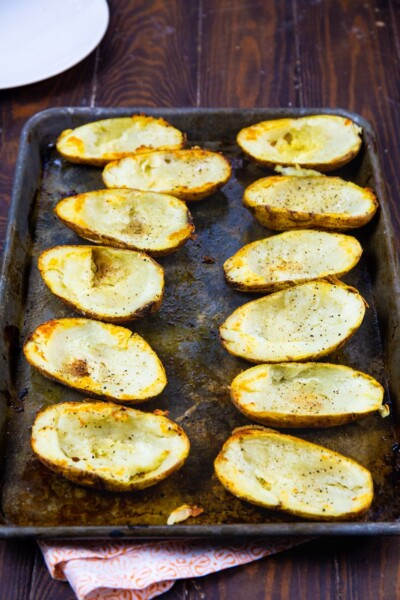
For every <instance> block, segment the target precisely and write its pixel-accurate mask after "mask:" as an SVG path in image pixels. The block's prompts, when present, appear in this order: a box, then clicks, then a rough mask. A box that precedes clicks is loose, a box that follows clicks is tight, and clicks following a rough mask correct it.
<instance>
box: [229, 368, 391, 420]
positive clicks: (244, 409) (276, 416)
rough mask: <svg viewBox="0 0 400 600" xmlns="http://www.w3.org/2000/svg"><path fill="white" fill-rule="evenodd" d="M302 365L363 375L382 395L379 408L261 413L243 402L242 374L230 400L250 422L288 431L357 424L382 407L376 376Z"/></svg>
mask: <svg viewBox="0 0 400 600" xmlns="http://www.w3.org/2000/svg"><path fill="white" fill-rule="evenodd" d="M292 364H293V363H292ZM294 364H295V363H294ZM301 364H302V366H304V367H310V368H314V369H315V370H317V369H318V366H319V365H323V366H324V368H327V369H331V370H332V371H333V372H335V371H336V370H338V371H339V369H340V370H341V371H348V372H353V373H355V374H358V375H362V376H363V378H365V379H366V380H368V381H370V382H371V384H372V385H373V386H374V387H376V388H377V389H378V390H379V392H380V404H379V406H378V402H377V403H376V404H377V405H376V406H373V407H371V408H370V410H365V411H364V412H360V411H358V412H351V411H349V412H343V413H334V414H330V415H329V414H326V413H325V414H315V413H311V412H309V413H303V414H301V413H300V414H298V413H295V414H288V413H279V412H277V411H268V410H265V411H261V410H257V409H255V410H251V409H250V408H249V407H248V406H247V405H244V404H243V402H241V392H242V389H245V385H246V383H244V384H243V383H242V382H241V381H240V379H241V375H243V373H240V374H239V375H238V376H237V377H235V379H234V380H233V381H232V383H231V386H230V388H229V391H230V397H231V401H232V403H233V405H234V406H236V408H237V409H238V410H239V411H240V412H241V413H242V414H243V415H245V416H246V417H247V418H248V419H250V420H251V421H255V422H257V423H260V424H261V425H266V426H270V427H282V428H286V427H290V428H299V427H322V428H327V427H334V426H337V425H343V424H345V423H351V422H352V421H355V420H356V419H359V418H362V417H364V416H366V415H369V414H371V413H374V412H376V411H377V410H379V407H380V406H382V404H381V402H382V399H383V395H384V389H383V387H382V386H381V384H380V383H379V382H378V381H376V380H375V379H374V378H373V377H371V376H370V375H367V374H366V373H360V372H359V371H358V372H357V371H354V369H351V368H350V367H346V366H344V365H335V364H330V363H301ZM283 365H284V366H285V365H286V363H283ZM261 366H262V365H260V368H261ZM276 366H279V365H276ZM265 367H266V368H268V365H265ZM255 369H257V367H255ZM253 370H254V367H253V368H250V369H248V370H247V371H244V373H247V372H251V371H253ZM241 385H242V389H241ZM349 403H350V404H351V398H350V399H349ZM247 404H249V403H247ZM253 404H254V403H253Z"/></svg>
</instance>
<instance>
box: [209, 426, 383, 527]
mask: <svg viewBox="0 0 400 600" xmlns="http://www.w3.org/2000/svg"><path fill="white" fill-rule="evenodd" d="M249 429H250V430H251V428H249ZM230 439H231V441H229V440H228V442H226V443H225V445H224V448H223V452H222V455H223V459H222V460H221V459H220V457H219V458H217V461H216V471H217V475H218V477H219V479H220V480H221V482H222V483H223V484H224V485H225V486H226V487H227V488H228V489H229V491H231V492H232V493H234V494H235V495H237V496H239V497H241V498H243V499H245V500H248V501H250V502H253V503H255V504H261V505H262V506H266V507H271V508H279V509H282V510H287V511H289V512H291V513H294V514H298V515H300V516H303V517H306V518H307V517H308V518H321V519H324V518H329V517H331V518H343V517H346V516H347V515H348V516H355V515H356V514H357V513H358V512H360V511H361V512H365V510H366V509H367V508H368V507H369V505H370V503H371V500H372V479H371V475H370V473H369V472H368V471H367V470H366V469H364V468H363V467H361V466H360V465H358V464H357V463H355V462H354V461H351V460H349V459H348V458H346V457H344V456H341V455H339V454H337V453H334V452H332V451H330V450H328V449H327V448H323V447H321V446H317V445H315V444H310V443H308V442H304V441H303V440H299V439H297V438H294V437H292V436H287V435H283V434H278V433H275V432H272V431H271V432H265V433H264V432H263V431H262V430H259V431H257V430H256V429H254V430H253V433H252V434H250V433H249V435H246V434H243V435H240V434H239V433H238V434H237V435H236V436H235V435H234V436H232V438H230Z"/></svg>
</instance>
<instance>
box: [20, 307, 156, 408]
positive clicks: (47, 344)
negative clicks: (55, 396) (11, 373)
mask: <svg viewBox="0 0 400 600" xmlns="http://www.w3.org/2000/svg"><path fill="white" fill-rule="evenodd" d="M24 351H25V354H26V356H27V358H28V360H29V362H30V363H31V364H33V365H34V366H35V367H36V368H38V369H39V370H40V371H41V372H43V373H45V374H47V375H48V376H50V377H53V378H55V379H57V380H58V381H60V382H61V383H65V384H66V385H68V386H70V387H74V388H78V389H81V390H85V391H86V392H89V393H93V394H96V395H100V396H106V397H109V398H112V399H115V400H125V401H131V400H135V401H141V400H146V399H147V398H149V397H153V396H156V395H157V394H160V393H161V392H162V390H163V389H164V387H165V384H166V377H165V371H164V368H163V366H162V364H161V362H160V360H159V358H158V356H157V355H156V353H155V352H154V351H153V350H152V349H151V348H150V346H149V345H148V344H147V342H145V340H144V339H143V338H141V337H140V336H139V335H138V334H136V333H132V332H131V331H130V330H129V329H126V328H124V327H117V326H115V325H109V324H103V323H99V322H97V321H93V320H89V319H59V320H55V321H50V322H49V323H45V324H43V325H42V326H40V327H39V328H38V329H37V330H36V331H35V332H34V334H33V335H32V336H31V337H30V339H29V340H28V341H27V343H26V345H25V348H24Z"/></svg>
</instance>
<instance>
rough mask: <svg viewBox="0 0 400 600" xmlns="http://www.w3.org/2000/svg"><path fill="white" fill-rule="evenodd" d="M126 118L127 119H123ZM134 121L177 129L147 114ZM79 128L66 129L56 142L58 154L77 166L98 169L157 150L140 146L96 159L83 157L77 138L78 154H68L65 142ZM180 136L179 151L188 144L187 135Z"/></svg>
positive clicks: (135, 117) (177, 146) (77, 138)
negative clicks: (125, 158)
mask: <svg viewBox="0 0 400 600" xmlns="http://www.w3.org/2000/svg"><path fill="white" fill-rule="evenodd" d="M122 118H125V117H122ZM131 119H132V121H133V122H134V121H136V120H137V121H140V122H142V123H144V124H145V123H150V124H151V123H158V124H159V125H163V126H165V127H166V128H171V129H176V128H175V127H173V126H172V125H171V124H170V123H168V122H167V121H166V120H165V119H163V118H162V117H159V118H155V117H151V116H147V115H145V114H138V115H132V117H131ZM113 120H114V119H103V120H102V121H93V125H96V124H98V123H103V122H104V121H107V122H110V121H113ZM115 120H118V117H116V118H115ZM91 124H92V123H87V124H86V125H91ZM76 129H78V128H75V129H65V130H64V131H62V132H61V134H60V135H59V136H58V138H57V141H56V147H57V150H58V152H59V153H60V154H61V156H62V157H63V158H65V159H66V160H68V161H69V162H72V163H75V164H83V165H85V164H90V165H94V166H97V167H103V166H104V165H106V164H107V163H108V162H110V161H112V160H119V159H121V158H123V157H125V156H130V155H132V154H141V153H143V152H149V150H152V149H156V148H153V147H152V146H146V145H143V146H139V147H138V148H135V150H132V151H129V152H126V151H123V152H108V153H107V154H105V155H103V156H98V157H94V156H83V155H82V154H81V153H80V151H81V148H80V146H83V142H82V140H81V139H80V138H79V137H76V138H75V143H76V146H77V148H78V152H77V153H75V154H73V153H71V152H67V151H65V149H64V147H63V142H64V140H65V139H66V138H68V136H69V135H70V134H71V133H72V132H73V131H75V130H76ZM179 133H180V136H181V140H180V142H179V143H177V144H174V146H173V147H174V148H176V149H178V148H183V147H184V146H185V144H186V134H185V133H183V132H179ZM168 148H171V146H161V147H157V149H160V150H161V149H168Z"/></svg>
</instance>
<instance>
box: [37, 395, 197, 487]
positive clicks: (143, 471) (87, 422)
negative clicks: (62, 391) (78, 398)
mask: <svg viewBox="0 0 400 600" xmlns="http://www.w3.org/2000/svg"><path fill="white" fill-rule="evenodd" d="M32 437H33V440H34V442H33V447H34V450H35V452H36V453H37V454H38V455H39V457H40V458H42V459H44V461H45V462H46V464H48V465H49V466H50V467H52V465H54V466H55V467H56V469H55V470H56V471H58V472H59V471H63V474H64V475H65V476H66V477H67V478H68V476H69V474H68V470H70V469H72V470H73V471H74V473H75V480H77V479H78V477H79V473H81V474H82V476H83V477H84V476H85V475H89V477H90V475H92V476H93V475H94V476H95V477H101V478H104V480H106V481H107V480H108V481H109V482H111V485H114V486H119V487H120V489H121V490H122V489H123V487H124V486H129V485H135V483H136V484H138V487H147V485H151V484H152V483H156V482H157V481H158V479H159V478H160V475H162V474H163V473H166V474H168V473H169V472H170V471H171V470H173V469H174V466H175V465H176V464H177V463H182V462H183V461H184V459H185V458H186V456H187V452H188V440H187V438H186V436H185V435H184V434H183V432H182V430H180V428H178V427H177V426H176V425H175V424H174V423H172V422H171V421H169V420H168V419H166V418H165V417H160V416H157V415H153V414H146V413H141V412H140V411H137V410H133V409H126V408H124V407H118V406H116V405H112V404H111V405H105V404H104V403H64V404H58V405H55V406H53V407H50V408H49V409H47V410H45V411H43V412H42V413H39V415H38V417H37V418H36V421H35V423H34V426H33V428H32ZM57 467H58V468H57ZM72 478H73V479H74V477H72ZM152 480H153V481H152ZM83 483H84V482H83ZM106 487H107V486H106Z"/></svg>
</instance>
